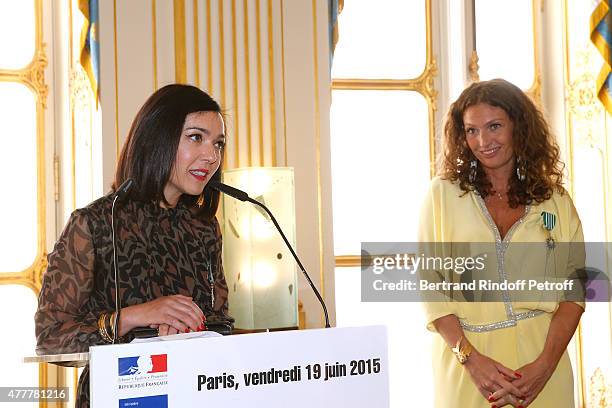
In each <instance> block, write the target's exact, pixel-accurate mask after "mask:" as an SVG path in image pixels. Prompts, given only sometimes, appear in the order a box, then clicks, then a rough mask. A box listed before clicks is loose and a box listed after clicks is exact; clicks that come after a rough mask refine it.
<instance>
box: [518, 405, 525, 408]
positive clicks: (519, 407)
mask: <svg viewBox="0 0 612 408" xmlns="http://www.w3.org/2000/svg"><path fill="white" fill-rule="evenodd" d="M517 408H525V407H524V406H522V405H519V406H518V407H517Z"/></svg>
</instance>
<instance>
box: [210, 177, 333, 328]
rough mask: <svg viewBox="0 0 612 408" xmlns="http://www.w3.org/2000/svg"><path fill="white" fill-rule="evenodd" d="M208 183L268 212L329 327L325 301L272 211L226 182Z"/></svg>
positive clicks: (213, 187)
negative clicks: (317, 301)
mask: <svg viewBox="0 0 612 408" xmlns="http://www.w3.org/2000/svg"><path fill="white" fill-rule="evenodd" d="M208 185H209V186H210V188H212V189H213V190H216V191H219V192H220V193H223V194H227V195H229V196H231V197H234V198H236V199H238V200H240V201H248V202H250V203H253V204H255V205H257V206H259V207H261V208H263V209H264V210H265V211H266V213H268V215H269V216H270V219H271V220H272V222H273V223H274V226H275V227H276V229H277V230H278V232H279V233H280V235H281V237H282V238H283V241H285V245H287V248H289V251H291V255H293V258H294V259H295V261H296V262H297V264H298V266H299V267H300V269H301V270H302V273H304V276H305V277H306V280H307V281H308V283H309V284H310V287H311V288H312V291H313V292H314V294H315V295H316V296H317V299H318V300H319V303H321V307H322V308H323V313H324V314H325V328H329V327H330V325H329V317H328V315H327V306H325V301H324V300H323V298H322V297H321V294H320V293H319V291H318V290H317V287H316V286H315V285H314V283H312V280H311V279H310V276H309V275H308V272H306V269H305V268H304V265H302V262H300V259H299V258H298V256H297V254H296V253H295V251H294V250H293V247H292V246H291V244H290V243H289V241H288V240H287V237H286V236H285V234H284V233H283V230H282V229H281V227H280V225H278V222H277V221H276V218H274V215H272V212H270V210H269V209H268V207H266V206H265V205H263V204H262V203H260V202H259V201H257V200H254V199H252V198H251V197H249V195H248V194H247V193H246V192H244V191H242V190H238V189H237V188H235V187H232V186H228V185H227V184H223V183H220V182H218V181H215V180H211V181H210V182H209V183H208Z"/></svg>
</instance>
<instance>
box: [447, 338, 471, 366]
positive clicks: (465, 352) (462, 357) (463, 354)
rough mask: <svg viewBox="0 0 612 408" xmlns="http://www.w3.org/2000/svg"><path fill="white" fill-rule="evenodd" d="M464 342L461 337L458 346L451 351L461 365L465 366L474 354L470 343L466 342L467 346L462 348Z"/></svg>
mask: <svg viewBox="0 0 612 408" xmlns="http://www.w3.org/2000/svg"><path fill="white" fill-rule="evenodd" d="M462 340H463V336H461V337H460V338H459V340H457V344H456V345H455V347H453V348H451V351H452V352H453V353H454V354H455V357H457V361H459V364H465V363H466V362H467V361H468V358H469V357H470V354H472V346H471V344H470V343H469V342H466V344H465V345H464V346H463V347H462V346H461V341H462Z"/></svg>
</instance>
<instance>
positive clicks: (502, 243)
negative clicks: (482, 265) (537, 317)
mask: <svg viewBox="0 0 612 408" xmlns="http://www.w3.org/2000/svg"><path fill="white" fill-rule="evenodd" d="M473 194H474V195H475V196H476V202H477V203H478V206H479V207H480V211H482V213H483V214H484V216H485V218H486V220H487V222H488V223H489V226H490V227H491V229H492V230H493V234H495V252H496V253H497V274H498V275H499V279H500V282H504V281H506V280H508V275H507V274H506V268H505V267H504V257H505V253H506V249H508V245H509V244H510V240H511V239H512V235H513V234H514V231H515V230H516V229H517V228H518V226H519V225H521V224H522V223H523V221H525V218H526V217H527V214H529V210H531V206H530V205H527V206H525V212H524V213H523V215H522V216H521V218H519V219H518V221H516V222H515V223H514V224H513V225H512V226H511V227H510V229H509V230H508V232H507V233H506V236H505V237H504V239H503V240H502V239H501V235H500V234H499V230H498V229H497V225H495V222H494V221H493V218H492V217H491V214H489V210H488V209H487V206H486V205H485V202H484V200H483V198H482V197H481V196H480V194H478V193H476V192H473ZM502 298H503V301H504V307H505V308H506V316H507V317H508V320H505V321H506V322H507V321H513V320H514V319H515V318H516V315H515V314H514V308H513V307H512V300H511V299H510V292H508V290H504V291H503V292H502ZM500 323H503V322H500ZM493 324H497V323H493ZM502 327H509V326H502ZM502 327H500V328H502Z"/></svg>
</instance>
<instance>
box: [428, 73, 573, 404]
mask: <svg viewBox="0 0 612 408" xmlns="http://www.w3.org/2000/svg"><path fill="white" fill-rule="evenodd" d="M562 170H563V164H562V163H561V162H560V160H559V148H558V146H557V145H556V143H555V142H554V140H553V138H552V136H551V134H550V131H549V128H548V126H547V124H546V122H545V120H544V118H543V116H542V113H541V112H540V111H539V110H538V108H537V107H536V106H535V105H534V104H533V102H532V101H531V100H530V99H529V98H528V97H527V96H526V95H525V94H524V93H523V92H522V91H521V90H520V89H519V88H517V87H516V86H514V85H512V84H511V83H509V82H507V81H504V80H501V79H496V80H492V81H485V82H479V83H475V84H472V85H471V86H470V87H468V88H467V89H466V90H464V91H463V93H462V94H461V95H460V97H459V98H458V100H457V101H456V102H455V103H454V104H453V105H452V106H451V108H450V111H449V113H448V118H447V122H446V126H445V148H444V157H443V162H442V165H441V171H440V172H439V176H438V177H436V178H435V179H434V180H433V181H432V183H431V186H430V189H429V191H428V194H427V197H426V200H425V204H424V206H423V210H422V214H421V219H420V236H419V239H420V241H421V242H444V243H452V242H472V243H490V245H491V247H492V248H494V250H493V254H492V257H489V261H491V262H493V263H494V264H495V271H496V273H498V274H499V279H500V280H502V279H505V278H508V279H510V278H511V277H512V276H513V274H515V273H517V271H518V270H519V269H521V268H523V269H524V268H525V265H528V266H530V267H532V266H534V267H535V268H536V269H534V270H537V268H538V267H539V266H541V265H540V264H539V262H541V257H540V255H539V254H538V251H536V250H533V251H531V252H530V250H526V249H525V248H527V247H526V246H524V245H523V246H521V245H520V244H517V245H518V246H514V247H511V246H510V243H512V244H513V245H514V243H526V242H531V243H540V244H544V245H546V246H547V247H548V248H549V250H551V251H556V252H555V253H554V256H555V259H556V263H555V268H556V269H559V268H561V269H564V270H566V271H567V273H568V274H571V273H572V272H573V271H575V270H576V269H577V268H579V267H580V265H581V264H583V263H584V247H583V246H582V244H581V243H582V241H583V233H582V226H581V223H580V219H579V218H578V214H577V213H576V210H575V208H574V205H573V203H572V200H571V198H570V197H569V195H568V193H567V192H566V191H565V190H564V189H563V187H562V177H563V176H562ZM561 243H579V245H577V246H576V247H577V248H578V250H569V249H568V248H569V246H567V245H565V246H563V245H560V244H561ZM532 246H533V247H535V246H536V245H535V244H534V245H532ZM555 247H556V249H554V248H555ZM540 252H541V251H540ZM546 267H547V266H546V265H544V266H543V268H544V269H546ZM502 293H503V299H502V300H503V301H500V302H487V303H481V302H472V303H470V302H460V301H450V300H449V301H441V302H429V303H425V310H426V315H427V321H428V328H429V329H430V330H432V331H435V332H437V333H438V334H439V335H436V336H435V340H434V346H433V368H434V376H435V387H436V390H435V406H436V407H444V408H448V407H503V406H514V407H527V406H531V407H538V408H548V407H573V406H574V397H573V389H574V387H573V376H572V368H571V365H570V361H569V358H568V353H567V351H566V348H567V345H568V343H569V341H570V339H571V338H572V336H573V334H574V332H575V330H576V327H577V325H578V322H579V320H580V316H581V315H582V313H583V311H584V304H583V303H581V302H574V301H569V300H564V299H563V298H560V299H558V300H557V301H541V299H540V300H539V299H535V298H529V297H527V298H521V299H519V300H516V299H513V296H512V295H511V294H510V293H509V292H508V291H504V292H502ZM572 300H575V299H572Z"/></svg>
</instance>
